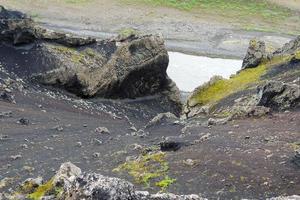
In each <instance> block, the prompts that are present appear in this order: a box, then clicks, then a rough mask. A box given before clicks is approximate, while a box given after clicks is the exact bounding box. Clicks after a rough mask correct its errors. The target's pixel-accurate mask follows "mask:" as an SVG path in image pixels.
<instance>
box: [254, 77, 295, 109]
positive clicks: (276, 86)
mask: <svg viewBox="0 0 300 200" xmlns="http://www.w3.org/2000/svg"><path fill="white" fill-rule="evenodd" d="M258 98H259V99H258V104H257V105H258V106H264V107H269V108H271V109H273V110H286V109H290V108H295V107H298V106H299V105H300V86H299V85H297V84H287V83H284V82H280V81H269V82H267V83H266V84H265V85H263V86H262V87H259V88H258Z"/></svg>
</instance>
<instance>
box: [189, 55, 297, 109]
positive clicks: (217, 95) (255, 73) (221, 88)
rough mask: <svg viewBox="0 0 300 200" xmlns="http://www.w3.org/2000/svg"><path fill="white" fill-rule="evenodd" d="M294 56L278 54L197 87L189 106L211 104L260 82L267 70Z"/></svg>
mask: <svg viewBox="0 0 300 200" xmlns="http://www.w3.org/2000/svg"><path fill="white" fill-rule="evenodd" d="M294 57H295V56H278V57H274V58H272V60H269V61H265V62H264V63H262V64H261V65H259V66H258V67H255V68H249V69H244V70H242V71H240V72H239V73H238V74H236V75H234V76H233V77H232V78H230V79H218V80H216V81H214V82H213V83H211V84H208V85H206V86H202V87H199V89H196V91H195V92H194V93H193V95H192V96H191V97H190V99H189V102H188V104H189V105H190V106H196V105H199V106H202V105H213V104H215V103H217V102H218V101H220V100H221V99H223V98H225V97H227V96H229V95H231V94H233V93H236V92H238V91H241V90H244V89H246V88H248V87H250V86H251V85H255V84H257V83H259V82H260V80H261V76H263V75H264V74H265V73H266V72H267V70H268V69H269V68H271V67H273V66H276V65H277V64H280V63H285V62H288V61H289V60H291V59H292V58H294Z"/></svg>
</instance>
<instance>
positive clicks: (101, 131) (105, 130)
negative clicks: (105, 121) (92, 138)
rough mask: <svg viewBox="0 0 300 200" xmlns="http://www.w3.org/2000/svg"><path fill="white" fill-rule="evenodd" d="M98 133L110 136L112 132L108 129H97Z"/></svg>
mask: <svg viewBox="0 0 300 200" xmlns="http://www.w3.org/2000/svg"><path fill="white" fill-rule="evenodd" d="M95 132H96V133H105V134H110V131H109V130H108V129H107V128H106V127H98V128H96V129H95Z"/></svg>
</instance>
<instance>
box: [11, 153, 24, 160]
mask: <svg viewBox="0 0 300 200" xmlns="http://www.w3.org/2000/svg"><path fill="white" fill-rule="evenodd" d="M10 158H11V159H13V160H17V159H20V158H22V156H21V155H20V154H18V155H14V156H10Z"/></svg>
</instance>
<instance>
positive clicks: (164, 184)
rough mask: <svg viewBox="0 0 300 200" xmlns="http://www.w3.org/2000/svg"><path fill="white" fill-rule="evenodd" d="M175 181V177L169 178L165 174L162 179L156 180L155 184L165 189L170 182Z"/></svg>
mask: <svg viewBox="0 0 300 200" xmlns="http://www.w3.org/2000/svg"><path fill="white" fill-rule="evenodd" d="M175 181H176V179H173V178H170V177H169V176H166V177H165V178H164V179H163V180H161V181H159V182H156V183H155V185H156V186H158V187H160V188H161V189H162V191H165V190H166V188H168V187H169V186H170V185H171V184H173V183H174V182H175Z"/></svg>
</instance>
